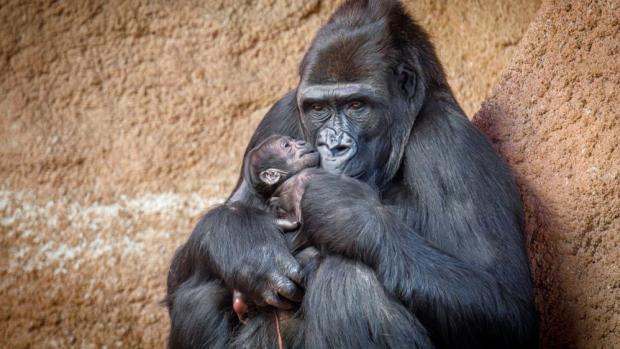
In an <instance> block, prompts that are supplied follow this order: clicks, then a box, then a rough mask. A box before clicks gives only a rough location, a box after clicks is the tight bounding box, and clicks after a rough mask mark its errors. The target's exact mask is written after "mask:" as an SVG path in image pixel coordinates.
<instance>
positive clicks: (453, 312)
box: [301, 111, 536, 347]
mask: <svg viewBox="0 0 620 349" xmlns="http://www.w3.org/2000/svg"><path fill="white" fill-rule="evenodd" d="M427 112H428V111H427ZM455 114H456V113H455ZM421 117H428V114H427V115H421ZM416 127H419V134H416V133H414V134H413V135H412V141H411V142H410V144H409V149H408V150H407V152H408V153H407V154H406V155H405V159H404V162H403V166H404V168H403V173H402V178H401V179H397V180H399V181H400V184H399V185H398V186H397V187H394V188H392V190H388V192H387V193H386V192H383V194H384V197H383V198H380V197H379V195H378V194H377V192H376V191H375V190H374V189H373V188H371V187H370V186H368V185H366V184H364V183H361V182H359V181H357V180H354V179H350V178H346V177H336V176H333V175H328V174H325V173H323V174H321V175H319V176H314V177H312V179H311V181H310V182H309V184H308V186H307V187H306V191H305V194H304V196H303V200H302V208H301V211H302V222H303V224H302V229H303V231H304V234H306V235H307V236H308V238H309V239H310V240H311V242H313V243H315V244H317V245H318V246H320V247H322V248H324V249H325V250H327V251H328V252H331V253H336V254H340V255H344V256H347V257H350V258H354V259H357V260H361V261H363V262H364V263H366V264H367V265H369V266H371V267H372V268H374V269H375V271H376V273H377V276H378V278H379V279H380V280H381V282H382V283H383V285H384V287H385V288H386V289H387V290H388V291H389V292H391V293H392V294H393V295H395V296H396V297H398V298H399V299H400V300H401V302H403V303H404V304H406V305H407V306H408V307H409V308H410V309H411V310H412V311H413V313H414V314H415V315H416V316H417V317H418V318H419V319H420V320H421V321H422V323H423V324H424V325H425V327H426V328H427V329H428V330H429V333H430V334H431V336H433V334H436V335H437V336H433V340H434V342H435V343H436V344H439V345H438V346H439V347H443V346H447V347H485V346H491V347H494V346H499V347H529V346H530V345H534V346H535V344H533V343H535V340H536V335H535V334H536V331H535V326H536V321H535V311H534V309H533V308H532V306H531V297H532V296H531V292H532V290H531V283H530V281H529V280H527V278H529V276H528V275H527V270H526V269H525V270H524V268H523V266H524V265H525V266H527V262H526V261H524V258H525V257H524V251H523V246H521V245H520V242H521V238H520V226H519V224H520V223H519V219H520V207H519V205H518V204H515V202H518V195H517V194H516V192H515V191H514V189H513V188H512V183H511V180H510V176H509V172H508V171H507V169H506V168H505V166H504V165H503V164H502V163H501V161H500V160H499V159H498V158H497V156H496V155H495V154H494V152H493V150H492V148H491V147H490V145H489V144H488V142H486V140H485V139H484V138H483V136H482V135H480V134H478V133H477V130H475V128H474V127H473V126H471V125H470V124H469V123H468V122H467V120H461V116H459V115H452V116H451V115H448V116H445V117H444V119H442V120H419V123H418V124H417V125H416ZM414 129H415V128H414ZM416 137H418V138H417V139H416V140H413V139H414V138H416ZM426 137H434V138H432V139H433V140H432V141H429V139H427V138H426ZM466 139H467V140H466ZM461 141H464V142H465V143H462V144H459V142H461ZM416 142H419V143H416ZM467 142H469V143H467ZM450 143H452V144H450ZM419 146H420V147H421V148H418V147H419ZM429 147H431V148H432V147H434V149H431V148H429ZM442 149H444V150H443V151H442ZM445 149H448V150H445ZM420 153H422V154H423V155H420ZM425 154H426V155H425ZM425 157H428V158H425ZM444 161H449V162H448V163H445V162H444ZM451 161H454V162H453V163H451ZM465 161H472V162H474V164H473V166H472V163H471V162H470V163H467V164H466V166H467V167H468V168H474V169H476V170H475V171H474V172H472V173H466V172H465V171H462V169H461V168H458V166H459V165H458V164H459V163H462V162H465ZM476 162H477V163H476ZM442 166H443V167H442ZM451 167H452V168H451ZM442 171H443V172H442ZM487 171H490V172H491V173H488V172H487ZM458 181H461V182H458ZM470 181H471V183H468V182H470ZM469 185H471V186H469ZM463 188H465V189H464V190H465V191H467V190H469V191H470V192H464V191H459V190H463ZM435 190H436V191H435ZM421 232H424V236H422V235H421Z"/></svg>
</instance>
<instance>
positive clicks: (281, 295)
mask: <svg viewBox="0 0 620 349" xmlns="http://www.w3.org/2000/svg"><path fill="white" fill-rule="evenodd" d="M187 246H189V247H188V248H189V249H190V250H192V251H194V252H192V254H193V255H195V256H196V257H197V258H198V260H197V261H196V262H195V263H198V264H199V265H201V266H202V267H204V268H206V271H207V272H208V273H210V274H213V275H215V276H217V277H218V278H219V279H221V280H223V281H224V283H225V284H226V285H227V286H228V287H229V288H231V289H234V290H238V291H240V292H241V293H243V294H245V295H246V296H247V298H246V300H247V301H249V302H251V303H254V304H256V305H258V306H261V305H267V304H268V305H272V306H274V307H277V308H289V307H290V306H291V304H290V302H299V301H301V298H302V294H303V292H302V289H301V285H302V284H303V272H302V268H301V266H300V265H299V263H298V262H297V260H295V258H294V257H293V255H292V254H291V252H290V251H289V248H288V246H287V242H286V240H285V238H284V236H283V234H282V231H281V230H280V229H279V228H278V225H277V222H276V219H274V217H273V214H272V213H268V212H266V211H264V210H260V209H256V208H253V207H250V206H247V205H244V204H242V203H239V202H233V203H228V204H225V205H221V206H219V207H215V208H213V209H212V210H210V211H209V212H208V213H207V214H206V215H205V216H204V217H203V218H202V219H201V221H200V222H199V223H198V225H197V226H196V228H195V229H194V231H193V232H192V236H191V237H190V240H189V241H188V242H187Z"/></svg>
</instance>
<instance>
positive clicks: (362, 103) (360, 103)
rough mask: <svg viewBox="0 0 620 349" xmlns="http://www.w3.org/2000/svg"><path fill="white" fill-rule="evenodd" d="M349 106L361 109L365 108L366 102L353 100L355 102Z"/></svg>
mask: <svg viewBox="0 0 620 349" xmlns="http://www.w3.org/2000/svg"><path fill="white" fill-rule="evenodd" d="M349 108H350V109H353V110H360V109H362V108H364V102H360V101H353V102H351V103H349Z"/></svg>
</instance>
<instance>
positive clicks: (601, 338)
mask: <svg viewBox="0 0 620 349" xmlns="http://www.w3.org/2000/svg"><path fill="white" fill-rule="evenodd" d="M619 57H620V3H619V2H618V1H578V2H576V1H561V0H557V1H556V0H553V1H546V2H544V3H543V5H542V7H541V9H540V11H539V13H538V15H537V18H536V19H535V20H534V21H533V22H532V24H531V25H530V28H529V30H528V32H527V34H526V36H525V37H524V39H523V41H522V43H521V44H520V45H519V49H518V51H517V54H516V55H515V57H514V60H513V62H512V63H511V64H510V66H509V67H508V69H507V71H506V73H505V74H504V76H503V78H502V79H501V81H500V83H499V84H498V86H497V87H496V88H495V90H494V92H493V96H492V97H491V98H489V99H488V100H487V101H486V102H485V103H484V105H483V107H482V109H481V110H480V112H478V114H476V116H475V117H474V120H475V122H476V123H477V124H478V125H479V126H480V127H481V128H482V129H483V130H484V131H485V132H486V133H487V134H488V135H489V136H490V137H491V138H492V140H493V141H494V143H495V144H496V146H497V147H498V149H499V150H500V152H501V153H502V154H503V155H504V156H505V157H506V158H507V159H508V160H509V162H510V164H511V165H512V166H513V168H514V170H515V173H516V176H517V180H518V182H519V185H520V187H521V192H522V194H523V199H524V202H525V204H526V208H527V210H526V213H527V217H526V218H527V235H528V240H529V243H528V245H529V250H530V257H531V263H532V270H533V274H534V279H535V283H536V291H537V304H538V308H539V311H540V313H541V339H542V341H541V343H542V347H544V348H571V347H576V348H617V347H619V346H620V147H619V144H620V112H619V111H618V106H617V104H618V102H619V101H620V58H619Z"/></svg>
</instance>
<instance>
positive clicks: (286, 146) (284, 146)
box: [282, 141, 291, 148]
mask: <svg viewBox="0 0 620 349" xmlns="http://www.w3.org/2000/svg"><path fill="white" fill-rule="evenodd" d="M290 146H291V144H290V143H289V142H288V141H283V142H282V148H288V147H290Z"/></svg>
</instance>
